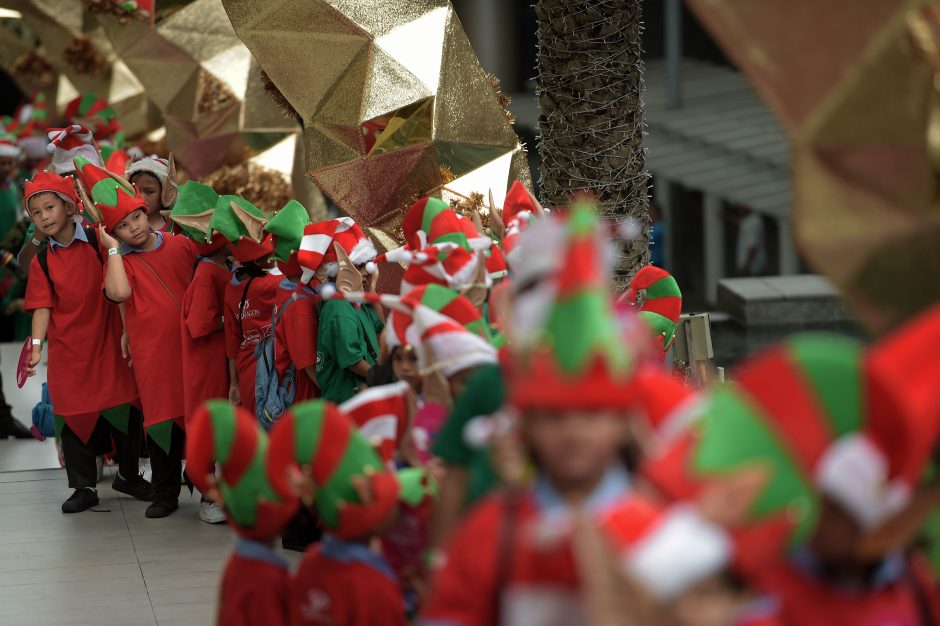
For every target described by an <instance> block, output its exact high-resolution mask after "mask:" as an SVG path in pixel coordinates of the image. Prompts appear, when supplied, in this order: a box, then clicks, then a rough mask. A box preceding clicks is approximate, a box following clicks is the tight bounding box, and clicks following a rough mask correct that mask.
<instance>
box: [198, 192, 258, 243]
mask: <svg viewBox="0 0 940 626" xmlns="http://www.w3.org/2000/svg"><path fill="white" fill-rule="evenodd" d="M235 207H238V208H237V210H238V211H239V213H244V214H247V215H250V216H252V217H253V218H254V219H256V220H258V221H259V222H266V221H267V215H265V213H264V211H262V210H261V209H259V208H258V207H256V206H255V205H253V204H252V203H251V202H249V201H248V200H245V199H244V198H242V197H240V196H231V195H224V196H219V199H218V201H217V202H216V205H215V211H214V212H213V214H212V219H211V220H210V222H209V238H210V239H211V238H214V235H215V233H219V234H220V235H222V236H223V237H225V238H226V239H228V240H229V241H230V242H232V243H236V242H238V241H239V240H240V239H242V238H244V237H247V238H250V239H254V240H255V241H258V239H260V238H258V237H253V236H252V234H251V232H250V230H249V228H248V227H247V226H246V225H245V222H244V221H243V220H242V219H241V218H240V215H239V213H236V208H235ZM262 228H263V226H262Z"/></svg>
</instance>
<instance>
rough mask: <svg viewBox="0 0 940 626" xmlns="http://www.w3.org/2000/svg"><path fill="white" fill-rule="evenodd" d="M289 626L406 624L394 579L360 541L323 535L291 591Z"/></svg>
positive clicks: (301, 563)
mask: <svg viewBox="0 0 940 626" xmlns="http://www.w3.org/2000/svg"><path fill="white" fill-rule="evenodd" d="M290 623H291V625H292V626H337V625H339V624H343V626H407V625H408V623H409V622H408V618H407V616H406V615H405V602H404V600H403V599H402V595H401V590H400V589H399V587H398V581H397V580H396V578H395V574H393V573H392V570H391V568H390V567H389V566H388V564H387V563H386V562H385V560H384V559H382V557H381V556H379V555H378V554H376V553H375V552H373V551H372V550H370V549H369V548H368V546H366V545H365V544H362V543H356V542H352V541H343V540H342V539H337V538H336V537H333V536H332V535H324V536H323V541H322V542H321V543H320V544H314V545H313V546H311V547H310V548H309V549H308V550H307V552H306V553H305V554H304V558H303V560H302V561H301V562H300V568H299V569H298V570H297V574H296V575H295V577H294V582H293V585H292V586H291V593H290Z"/></svg>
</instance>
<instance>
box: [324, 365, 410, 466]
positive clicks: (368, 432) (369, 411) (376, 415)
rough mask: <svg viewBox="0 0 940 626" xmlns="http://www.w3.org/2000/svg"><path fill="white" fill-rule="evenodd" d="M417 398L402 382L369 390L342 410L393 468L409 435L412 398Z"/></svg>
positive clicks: (356, 397) (346, 403) (357, 395)
mask: <svg viewBox="0 0 940 626" xmlns="http://www.w3.org/2000/svg"><path fill="white" fill-rule="evenodd" d="M413 395H414V392H413V391H411V385H409V384H408V383H407V382H406V381H403V380H402V381H399V382H397V383H392V384H390V385H379V386H377V387H369V388H368V389H366V390H364V391H361V392H359V393H357V394H356V395H355V396H353V397H352V398H350V399H349V400H347V401H346V402H344V403H343V404H342V405H340V407H339V410H340V411H341V412H343V413H345V414H346V415H348V416H349V418H350V419H351V420H352V421H353V423H354V424H355V425H356V427H357V428H358V429H359V434H360V435H362V437H363V438H364V439H365V440H366V441H367V442H369V444H370V445H371V446H372V447H373V448H375V451H376V452H378V453H379V456H380V457H382V460H383V461H384V462H385V463H386V464H387V465H388V466H389V467H392V464H393V463H394V461H395V452H396V450H398V445H399V442H400V441H401V440H402V438H403V437H405V436H406V434H408V433H406V428H407V427H408V415H409V411H410V409H411V404H412V402H413V400H409V397H413Z"/></svg>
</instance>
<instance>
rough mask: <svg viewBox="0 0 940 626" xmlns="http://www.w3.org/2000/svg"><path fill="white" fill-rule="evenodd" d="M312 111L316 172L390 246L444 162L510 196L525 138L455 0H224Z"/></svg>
mask: <svg viewBox="0 0 940 626" xmlns="http://www.w3.org/2000/svg"><path fill="white" fill-rule="evenodd" d="M222 4H223V5H224V6H225V9H226V11H227V12H228V15H229V18H231V21H232V25H233V26H234V28H235V32H236V33H237V34H238V36H239V37H241V39H242V41H244V42H245V44H246V45H247V46H248V48H249V49H250V50H251V51H252V53H254V55H255V58H257V59H258V61H259V63H260V64H261V66H262V67H263V68H264V70H265V72H267V74H268V76H270V78H271V80H272V81H273V82H274V84H275V85H276V86H277V88H278V89H279V90H280V92H281V93H282V94H283V95H284V97H285V98H286V99H287V101H288V102H290V104H291V106H292V107H293V108H294V109H295V110H296V111H297V113H298V115H299V116H300V117H301V118H302V119H303V124H304V143H305V148H306V164H307V172H308V174H309V175H310V177H311V178H312V179H313V181H314V182H315V183H316V184H317V186H318V187H319V188H320V190H322V191H323V193H324V194H325V195H326V196H327V197H328V198H330V199H331V200H332V201H333V202H335V203H336V204H337V205H338V206H339V208H340V209H342V210H343V211H344V212H345V213H347V214H348V215H350V216H352V217H353V218H355V219H356V220H357V222H359V223H360V225H362V226H363V227H364V228H366V229H367V231H368V232H369V233H370V234H371V235H373V238H375V239H377V240H378V243H379V244H380V245H381V246H383V247H387V246H389V245H395V233H396V232H397V230H398V229H399V227H400V224H401V219H402V212H403V209H405V208H407V206H408V205H409V204H410V203H411V202H412V201H414V200H416V199H417V198H419V197H422V196H425V195H428V194H432V193H434V194H438V195H439V193H440V190H441V186H442V183H443V181H442V178H441V170H442V166H443V167H445V168H447V169H449V171H450V172H452V173H453V174H454V176H455V177H456V180H454V181H452V182H451V183H450V184H449V185H448V186H451V185H453V186H454V187H455V188H456V189H458V190H463V191H471V190H467V189H465V185H464V186H462V184H461V178H462V177H465V176H474V178H473V185H474V186H475V189H473V190H472V191H479V192H482V193H487V192H488V191H489V189H492V191H493V193H494V194H495V196H496V198H497V199H498V200H499V201H501V200H502V198H503V197H504V196H505V193H506V190H507V188H508V186H509V184H510V182H511V181H512V180H513V179H516V178H520V179H522V180H523V181H524V182H526V183H527V184H529V183H530V175H529V171H528V164H527V162H526V158H525V152H524V149H523V147H522V145H521V144H520V142H519V138H518V136H517V135H516V133H515V131H514V130H513V128H512V125H511V124H510V122H509V120H508V119H507V116H506V112H505V111H504V110H503V108H502V106H501V105H500V99H499V98H498V96H497V92H496V90H495V89H494V87H493V84H492V83H491V81H490V79H489V78H488V77H487V75H486V74H485V73H484V71H483V69H482V68H481V66H480V63H479V61H478V60H477V57H476V54H475V53H474V51H473V48H472V47H471V46H470V42H469V40H468V39H467V36H466V34H465V33H464V31H463V28H462V26H461V24H460V21H459V20H458V19H457V16H456V14H455V13H454V9H453V7H452V6H451V4H450V2H449V1H448V0H420V1H412V0H222Z"/></svg>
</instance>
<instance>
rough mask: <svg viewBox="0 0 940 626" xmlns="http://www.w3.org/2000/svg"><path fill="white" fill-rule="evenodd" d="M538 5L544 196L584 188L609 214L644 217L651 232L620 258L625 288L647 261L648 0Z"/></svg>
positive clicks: (559, 196) (618, 273)
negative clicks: (644, 22) (644, 98)
mask: <svg viewBox="0 0 940 626" xmlns="http://www.w3.org/2000/svg"><path fill="white" fill-rule="evenodd" d="M535 12H536V16H537V17H538V38H539V51H538V52H539V53H538V63H539V68H538V69H539V75H538V97H539V104H540V106H541V115H540V117H539V131H540V138H539V152H540V154H541V158H542V166H541V179H540V184H541V189H542V195H543V199H544V201H545V203H546V204H547V205H551V206H562V205H565V204H566V203H567V202H568V198H569V196H570V195H571V193H573V192H576V191H579V190H585V189H586V190H590V191H592V192H594V193H595V194H596V195H597V197H598V199H599V200H600V203H601V206H602V212H603V213H604V214H605V216H607V217H608V218H609V219H610V220H612V221H614V222H618V223H619V222H623V221H624V220H626V219H628V218H632V219H634V220H636V221H637V223H638V224H639V225H640V226H641V228H642V233H643V234H642V236H640V237H639V238H638V239H637V240H636V241H634V242H625V243H624V245H623V246H622V247H621V248H620V258H619V259H618V262H617V264H616V267H615V272H614V273H615V281H616V283H617V285H618V286H619V287H621V288H622V287H624V286H625V285H626V284H627V283H628V282H629V280H630V278H631V277H632V276H633V274H635V273H636V271H637V270H638V269H639V268H641V267H642V266H644V265H646V264H647V263H648V262H649V245H648V242H647V232H648V228H649V214H648V209H649V193H648V190H649V174H648V173H647V171H646V151H645V149H644V148H643V131H644V128H645V123H644V115H643V102H642V99H641V93H642V90H643V60H642V58H641V52H642V45H641V40H640V35H641V32H642V26H641V18H642V0H539V1H538V2H536V5H535Z"/></svg>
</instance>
